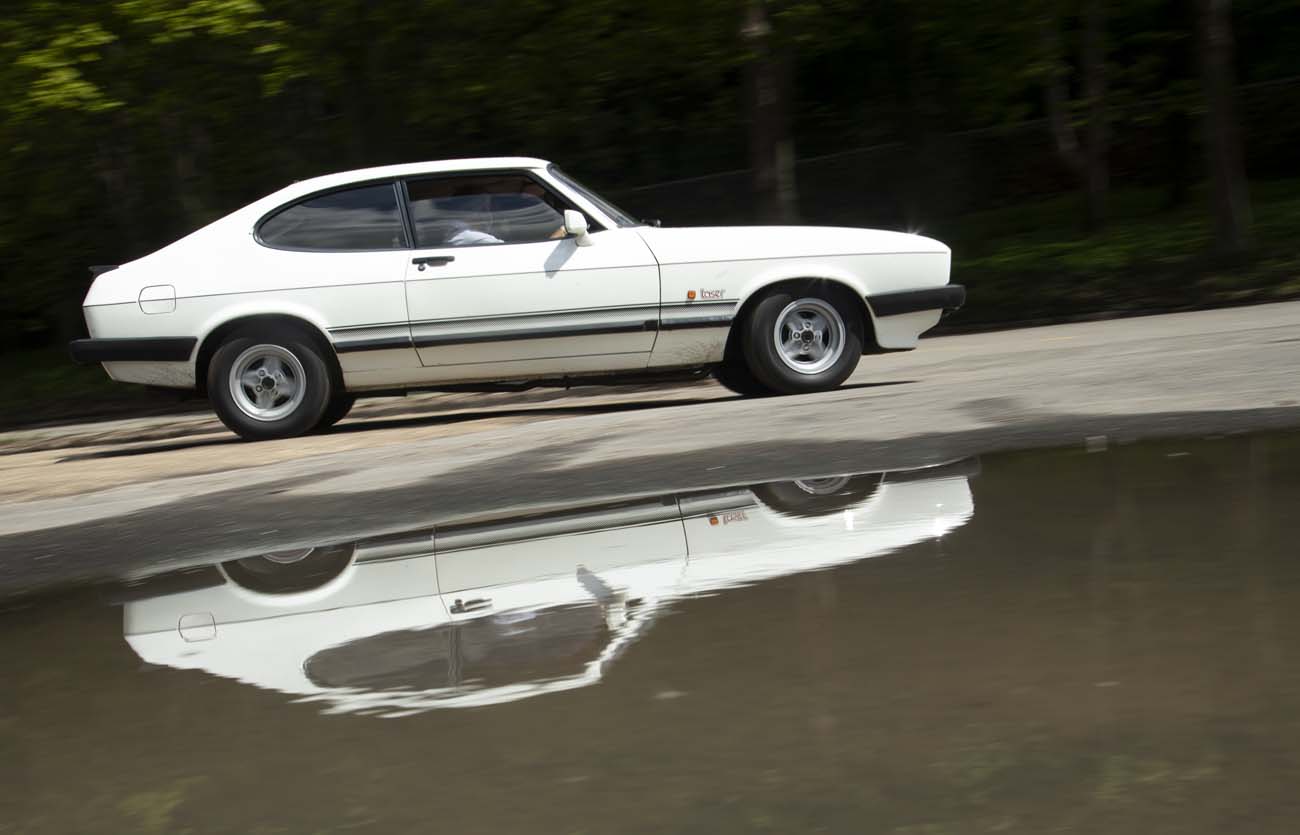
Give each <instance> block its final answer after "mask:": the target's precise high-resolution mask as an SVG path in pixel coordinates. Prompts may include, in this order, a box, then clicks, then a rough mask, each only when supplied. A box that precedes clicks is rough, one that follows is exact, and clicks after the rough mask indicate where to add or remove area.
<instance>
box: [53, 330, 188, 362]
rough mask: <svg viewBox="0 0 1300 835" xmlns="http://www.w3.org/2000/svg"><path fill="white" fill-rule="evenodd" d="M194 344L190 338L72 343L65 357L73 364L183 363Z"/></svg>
mask: <svg viewBox="0 0 1300 835" xmlns="http://www.w3.org/2000/svg"><path fill="white" fill-rule="evenodd" d="M198 342H199V341H198V340H197V339H195V338H194V337H192V336H162V337H151V338H147V339H74V340H73V341H72V342H70V343H69V344H68V353H69V354H71V355H72V359H73V361H74V362H78V363H81V364H83V365H92V364H94V363H97V362H186V361H188V360H189V358H190V356H191V355H193V353H194V346H195V345H197V344H198Z"/></svg>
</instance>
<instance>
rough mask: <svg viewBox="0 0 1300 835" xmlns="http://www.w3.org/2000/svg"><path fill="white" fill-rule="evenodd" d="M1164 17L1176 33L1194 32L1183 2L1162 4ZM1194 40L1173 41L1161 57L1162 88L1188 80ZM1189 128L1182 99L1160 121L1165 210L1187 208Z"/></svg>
mask: <svg viewBox="0 0 1300 835" xmlns="http://www.w3.org/2000/svg"><path fill="white" fill-rule="evenodd" d="M1164 15H1165V17H1166V19H1167V20H1168V21H1169V22H1168V24H1166V25H1167V26H1168V27H1169V28H1170V29H1172V30H1175V31H1178V32H1189V33H1190V32H1192V31H1194V30H1195V28H1196V25H1195V10H1194V9H1193V8H1192V7H1191V4H1190V3H1188V2H1187V0H1166V2H1165V6H1164ZM1195 42H1196V39H1195V38H1194V37H1187V38H1183V37H1179V38H1173V39H1171V40H1170V42H1169V48H1168V51H1167V53H1166V56H1165V70H1164V79H1163V80H1164V86H1165V87H1166V88H1170V89H1172V88H1175V87H1176V86H1180V85H1181V83H1182V82H1183V80H1184V79H1187V78H1191V77H1192V76H1193V75H1194V74H1195V72H1196V70H1195V67H1194V63H1195V61H1194V58H1193V55H1192V53H1193V50H1194V47H1195ZM1194 130H1195V127H1194V126H1193V124H1192V117H1191V112H1190V105H1189V103H1188V102H1187V101H1186V100H1185V98H1184V97H1183V96H1179V98H1178V99H1177V100H1175V101H1174V102H1172V104H1171V105H1170V109H1169V110H1168V112H1167V113H1166V114H1165V118H1164V134H1165V140H1164V146H1165V147H1164V154H1163V157H1164V180H1165V183H1166V185H1167V187H1168V191H1167V192H1166V194H1165V208H1166V209H1176V208H1179V207H1181V206H1184V205H1186V204H1187V200H1188V197H1189V194H1190V192H1191V187H1192V182H1193V180H1194V177H1195V174H1194V171H1193V165H1194V163H1193V159H1192V147H1193V146H1192V133H1193V131H1194Z"/></svg>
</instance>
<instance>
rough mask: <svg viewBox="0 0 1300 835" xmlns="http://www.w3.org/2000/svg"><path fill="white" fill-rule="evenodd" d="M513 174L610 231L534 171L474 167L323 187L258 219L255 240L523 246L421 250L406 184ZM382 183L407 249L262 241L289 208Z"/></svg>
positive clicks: (272, 246) (294, 248)
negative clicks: (267, 227) (265, 228)
mask: <svg viewBox="0 0 1300 835" xmlns="http://www.w3.org/2000/svg"><path fill="white" fill-rule="evenodd" d="M511 175H518V176H523V177H526V178H527V179H529V180H532V181H533V182H534V183H536V184H537V185H538V186H540V187H541V188H542V190H543V191H545V192H546V193H547V194H550V195H551V196H553V197H555V198H556V199H557V200H558V201H559V202H560V203H561V204H562V205H564V206H566V207H568V208H570V209H573V210H574V211H577V212H582V214H583V215H584V216H585V217H586V218H587V221H588V223H589V225H590V229H589V230H588V231H589V232H591V233H593V234H594V233H596V232H603V231H605V230H606V229H607V228H608V227H607V226H606V224H605V223H604V222H603V221H602V220H601V219H600V218H598V217H596V216H595V215H594V214H593V213H592V212H590V211H588V210H586V209H584V208H582V207H581V206H579V205H578V204H576V203H574V202H573V201H572V200H571V199H569V196H568V195H566V194H564V193H563V192H561V191H559V190H558V189H556V188H555V187H554V186H553V185H551V184H550V183H548V182H546V181H545V180H543V179H541V178H539V177H538V176H537V175H536V172H535V171H534V170H533V169H529V168H474V169H467V170H464V171H427V172H422V173H419V174H407V175H403V176H389V177H376V178H375V179H373V180H357V181H355V182H351V183H345V184H344V185H339V186H331V187H330V188H323V189H321V190H320V191H313V192H312V193H310V194H306V195H303V196H302V197H296V198H294V199H293V200H290V201H289V202H287V203H282V204H280V205H279V206H276V207H275V208H274V209H271V210H270V211H268V212H266V213H265V214H263V215H262V216H261V217H259V218H258V219H257V222H256V223H254V224H253V240H255V241H257V243H258V244H260V245H261V246H264V247H266V248H267V249H275V250H279V251H281V252H335V253H357V252H401V251H406V252H411V251H414V250H417V249H471V248H473V247H480V246H519V245H520V244H518V243H510V242H504V243H500V244H463V245H461V246H455V247H450V246H443V247H429V246H426V247H417V246H416V245H415V242H416V237H415V222H414V220H413V219H412V217H411V207H410V202H409V201H410V193H409V192H408V191H407V188H406V184H407V182H408V181H410V180H433V179H447V178H461V177H484V176H511ZM382 183H391V184H392V185H393V190H394V195H395V196H396V198H397V211H398V215H399V216H400V217H401V219H402V234H403V236H404V237H405V238H406V245H405V246H404V247H400V248H397V247H393V248H384V249H322V248H320V247H301V246H276V245H275V244H270V243H267V242H266V241H264V240H262V224H264V223H266V222H267V221H268V220H270V219H271V218H273V217H275V216H276V215H278V214H280V213H281V212H285V211H288V210H289V209H292V208H293V207H294V206H297V205H299V204H301V203H306V202H307V201H308V200H315V199H316V198H318V197H324V196H326V195H329V194H336V193H338V192H340V191H350V190H352V189H354V188H362V187H364V186H374V185H380V184H382ZM528 243H545V242H544V241H529V242H528Z"/></svg>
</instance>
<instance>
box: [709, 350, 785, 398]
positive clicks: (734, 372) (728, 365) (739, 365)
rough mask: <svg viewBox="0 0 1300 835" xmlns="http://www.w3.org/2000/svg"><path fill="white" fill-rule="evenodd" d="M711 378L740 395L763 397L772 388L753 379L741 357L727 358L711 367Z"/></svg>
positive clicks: (770, 391)
mask: <svg viewBox="0 0 1300 835" xmlns="http://www.w3.org/2000/svg"><path fill="white" fill-rule="evenodd" d="M713 379H715V380H717V381H718V382H719V383H720V384H721V385H722V387H723V388H725V389H728V390H730V391H734V392H735V393H736V394H739V395H740V396H741V397H764V396H766V395H769V394H771V393H772V390H771V389H770V388H768V387H767V386H765V385H763V384H762V383H760V382H759V381H758V380H757V379H755V377H754V375H753V374H752V373H751V372H750V370H749V368H748V367H747V366H746V365H745V362H744V360H743V359H742V358H740V357H736V358H735V359H733V360H728V361H727V362H724V363H723V364H722V365H719V366H718V367H717V368H715V369H713Z"/></svg>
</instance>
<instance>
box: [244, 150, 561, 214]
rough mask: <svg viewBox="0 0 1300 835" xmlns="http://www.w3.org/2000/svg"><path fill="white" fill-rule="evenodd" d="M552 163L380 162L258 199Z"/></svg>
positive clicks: (277, 200)
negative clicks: (396, 179)
mask: <svg viewBox="0 0 1300 835" xmlns="http://www.w3.org/2000/svg"><path fill="white" fill-rule="evenodd" d="M548 165H550V163H549V162H547V161H546V160H544V159H536V158H534V157H471V158H468V159H443V160H429V161H426V162H405V163H401V164H399V165H380V166H376V167H374V168H357V169H354V170H352V171H340V172H338V173H337V174H324V175H322V176H320V177H312V178H310V179H307V180H298V181H297V182H295V183H293V184H291V185H288V186H285V187H284V188H282V189H280V190H279V191H276V192H274V193H273V194H268V195H267V196H266V197H264V198H262V199H261V200H258V201H257V203H256V204H254V205H259V204H263V203H265V202H268V201H269V202H275V203H280V202H284V201H286V200H292V199H294V198H297V197H302V196H304V195H308V194H312V193H314V192H317V191H325V190H327V189H332V188H338V187H339V186H346V185H349V184H350V183H360V182H365V181H366V180H382V179H385V178H388V177H412V176H415V175H418V174H443V173H447V172H454V171H483V170H493V169H516V170H517V169H520V168H526V169H530V168H545V167H547V166H548Z"/></svg>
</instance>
